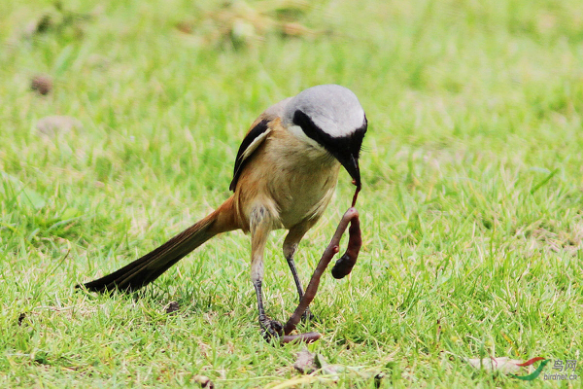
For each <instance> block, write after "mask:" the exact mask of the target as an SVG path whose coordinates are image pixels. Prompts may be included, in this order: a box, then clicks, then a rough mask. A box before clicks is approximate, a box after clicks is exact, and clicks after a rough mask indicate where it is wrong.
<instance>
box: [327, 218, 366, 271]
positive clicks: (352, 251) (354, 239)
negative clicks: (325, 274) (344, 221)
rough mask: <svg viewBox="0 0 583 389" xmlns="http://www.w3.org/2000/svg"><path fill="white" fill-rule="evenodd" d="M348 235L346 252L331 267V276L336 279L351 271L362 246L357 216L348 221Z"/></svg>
mask: <svg viewBox="0 0 583 389" xmlns="http://www.w3.org/2000/svg"><path fill="white" fill-rule="evenodd" d="M348 233H349V234H350V237H349V238H348V248H347V249H346V252H345V253H344V255H342V257H340V259H339V260H338V261H336V263H335V264H334V267H333V268H332V276H333V277H334V278H336V279H337V280H339V279H341V278H344V277H346V276H347V275H348V274H350V272H351V271H352V268H353V267H354V265H355V264H356V260H357V259H358V253H359V251H360V247H361V246H362V236H361V234H360V220H359V219H358V217H355V218H353V219H352V220H351V221H350V228H349V229H348Z"/></svg>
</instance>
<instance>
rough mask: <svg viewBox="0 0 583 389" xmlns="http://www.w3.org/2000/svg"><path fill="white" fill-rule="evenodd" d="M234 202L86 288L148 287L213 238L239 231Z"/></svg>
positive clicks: (89, 283) (87, 284) (103, 289)
mask: <svg viewBox="0 0 583 389" xmlns="http://www.w3.org/2000/svg"><path fill="white" fill-rule="evenodd" d="M233 202H234V200H233V197H230V198H229V200H227V201H226V202H225V203H223V205H221V206H220V207H219V208H218V209H217V210H216V211H214V212H213V213H211V214H210V215H208V216H207V217H205V218H204V219H202V220H201V221H199V222H198V223H196V224H194V225H193V226H192V227H190V228H187V229H186V230H184V231H183V232H181V233H180V234H178V235H176V236H175V237H174V238H172V239H170V240H169V241H168V242H166V243H164V244H163V245H162V246H160V247H158V248H157V249H155V250H154V251H152V252H150V253H148V254H146V255H144V256H143V257H141V258H139V259H137V260H135V261H134V262H132V263H130V264H128V265H126V266H124V267H122V268H121V269H119V270H117V271H115V272H113V273H111V274H109V275H106V276H104V277H101V278H99V279H97V280H95V281H91V282H88V283H86V284H84V286H85V288H87V289H88V290H90V291H94V292H106V291H111V290H115V289H117V290H121V291H134V290H137V289H140V288H141V287H143V286H146V285H148V284H149V283H150V282H152V281H154V280H155V279H156V278H158V277H159V276H160V275H161V274H162V273H164V272H165V271H166V270H168V268H170V266H172V265H174V264H175V263H176V262H178V261H179V260H180V259H181V258H182V257H184V256H185V255H187V254H188V253H190V252H191V251H192V250H194V249H196V248H197V247H198V246H200V245H201V244H203V243H204V242H206V241H207V240H209V239H210V238H212V237H213V236H215V235H217V234H219V233H221V232H226V231H230V230H234V229H237V228H238V225H237V224H238V223H237V221H236V218H235V212H234V206H233Z"/></svg>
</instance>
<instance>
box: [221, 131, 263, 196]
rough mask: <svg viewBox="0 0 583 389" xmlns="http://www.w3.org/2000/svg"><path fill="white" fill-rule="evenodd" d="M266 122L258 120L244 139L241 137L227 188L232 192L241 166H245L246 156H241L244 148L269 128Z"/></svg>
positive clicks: (241, 168)
mask: <svg viewBox="0 0 583 389" xmlns="http://www.w3.org/2000/svg"><path fill="white" fill-rule="evenodd" d="M268 123H269V121H268V120H262V121H260V122H259V123H257V125H256V126H255V127H253V128H252V129H251V131H249V133H248V134H247V136H245V139H243V142H242V143H241V146H240V147H239V151H238V152H237V158H236V159H235V168H234V169H233V180H232V181H231V185H229V189H230V190H232V191H233V192H234V191H235V187H236V186H237V181H238V180H239V177H240V176H241V172H242V171H243V167H245V165H246V163H247V158H243V154H245V150H247V148H248V147H249V146H251V144H252V143H253V141H255V139H257V137H259V136H261V135H262V134H263V133H265V132H266V131H268V130H269V127H268Z"/></svg>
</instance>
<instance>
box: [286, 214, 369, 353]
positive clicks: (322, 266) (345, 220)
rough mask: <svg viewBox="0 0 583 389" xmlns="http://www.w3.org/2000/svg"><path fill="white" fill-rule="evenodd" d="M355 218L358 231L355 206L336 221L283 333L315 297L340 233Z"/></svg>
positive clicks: (294, 324)
mask: <svg viewBox="0 0 583 389" xmlns="http://www.w3.org/2000/svg"><path fill="white" fill-rule="evenodd" d="M355 220H356V226H355V228H356V229H357V230H358V231H360V228H359V223H358V211H357V210H356V208H354V207H351V208H349V209H348V211H346V213H345V214H344V216H342V220H340V223H338V227H336V232H334V235H333V236H332V239H331V240H330V243H329V244H328V247H326V250H324V254H322V258H320V262H318V266H316V270H314V274H313V275H312V278H311V279H310V283H309V284H308V287H307V288H306V292H305V293H304V296H303V297H302V299H301V300H300V303H299V304H298V307H297V308H296V310H295V311H294V313H293V314H292V315H291V316H290V318H289V320H288V321H287V323H285V326H284V327H283V331H284V334H285V335H289V334H290V333H291V332H292V331H293V330H294V329H295V328H296V326H297V325H298V323H299V322H300V319H301V317H302V314H303V313H304V312H305V311H306V309H307V308H308V306H309V305H310V303H311V302H312V300H314V297H316V293H317V292H318V286H319V285H320V278H321V277H322V274H323V273H324V271H325V270H326V267H327V266H328V264H329V263H330V261H331V260H332V257H334V255H335V254H336V253H338V245H339V244H340V238H342V234H344V231H346V228H347V227H348V224H349V223H351V229H352V225H354V224H352V223H353V221H355ZM358 236H359V238H360V233H359V234H358ZM351 237H352V233H351ZM349 248H350V242H349ZM358 248H360V245H359V246H358ZM347 252H348V251H347ZM357 254H358V251H357ZM355 260H356V259H355ZM301 335H304V334H300V336H301ZM282 341H283V342H285V336H284V337H283V339H282Z"/></svg>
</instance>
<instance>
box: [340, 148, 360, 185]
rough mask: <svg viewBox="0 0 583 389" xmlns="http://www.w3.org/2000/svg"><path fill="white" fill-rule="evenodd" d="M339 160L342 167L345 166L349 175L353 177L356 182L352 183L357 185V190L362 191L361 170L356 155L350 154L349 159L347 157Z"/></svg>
mask: <svg viewBox="0 0 583 389" xmlns="http://www.w3.org/2000/svg"><path fill="white" fill-rule="evenodd" d="M338 160H339V161H340V163H341V164H342V166H344V168H345V169H346V171H347V172H348V174H350V177H352V179H353V180H354V181H352V183H353V184H354V185H356V188H357V189H358V190H360V186H361V183H360V168H359V167H358V157H355V156H354V155H352V154H350V155H349V156H348V157H347V158H346V157H344V158H338Z"/></svg>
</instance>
